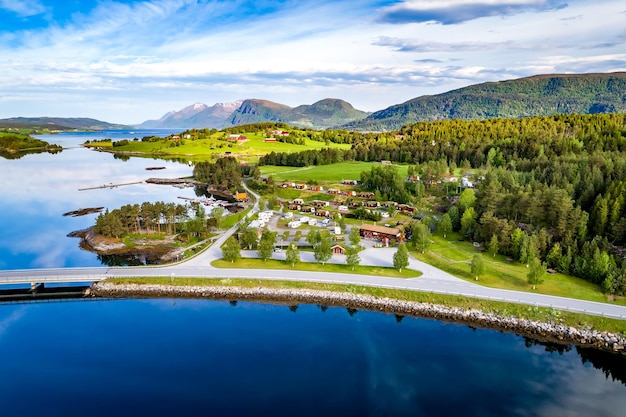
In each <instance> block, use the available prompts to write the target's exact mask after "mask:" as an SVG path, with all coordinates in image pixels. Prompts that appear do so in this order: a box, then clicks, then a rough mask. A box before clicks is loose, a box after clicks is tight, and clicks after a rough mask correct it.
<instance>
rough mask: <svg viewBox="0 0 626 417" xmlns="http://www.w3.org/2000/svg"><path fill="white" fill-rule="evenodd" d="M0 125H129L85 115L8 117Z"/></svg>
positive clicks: (72, 127)
mask: <svg viewBox="0 0 626 417" xmlns="http://www.w3.org/2000/svg"><path fill="white" fill-rule="evenodd" d="M0 127H3V128H23V127H28V128H31V129H42V130H43V129H47V130H112V129H127V128H128V127H129V126H126V125H121V124H115V123H108V122H103V121H101V120H96V119H89V118H86V117H10V118H8V119H0Z"/></svg>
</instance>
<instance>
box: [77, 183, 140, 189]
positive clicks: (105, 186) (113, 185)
mask: <svg viewBox="0 0 626 417" xmlns="http://www.w3.org/2000/svg"><path fill="white" fill-rule="evenodd" d="M136 184H143V181H135V182H125V183H122V184H113V183H110V184H103V185H98V186H97V187H87V188H79V189H78V191H88V190H99V189H103V188H117V187H124V186H126V185H136Z"/></svg>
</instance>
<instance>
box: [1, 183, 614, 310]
mask: <svg viewBox="0 0 626 417" xmlns="http://www.w3.org/2000/svg"><path fill="white" fill-rule="evenodd" d="M248 192H250V193H252V191H250V190H249V189H248ZM252 194H253V195H255V196H256V194H254V193H252ZM256 197H257V200H258V196H256ZM257 210H258V207H257V206H256V204H255V206H254V207H253V210H252V211H251V212H250V214H249V215H248V216H250V215H252V214H253V213H254V212H255V211H257ZM237 227H238V226H237V225H235V226H233V227H232V228H230V229H229V230H227V231H226V232H224V233H223V234H222V235H221V236H220V237H219V238H218V239H216V240H215V242H214V243H213V245H211V247H210V248H208V249H207V250H205V251H204V252H202V253H201V254H199V255H197V256H195V257H194V258H191V259H189V260H187V261H185V262H181V263H179V264H176V265H168V266H162V267H124V268H104V267H99V268H56V269H29V270H8V271H0V284H1V283H4V284H9V283H30V282H68V281H72V282H80V281H82V282H91V281H100V280H102V279H105V278H116V277H157V276H161V277H162V276H169V277H171V278H172V279H176V277H189V278H201V277H210V278H252V279H268V280H272V279H280V280H302V281H310V282H326V283H341V284H355V285H367V286H376V287H383V288H394V289H403V290H415V291H424V292H432V293H438V294H451V295H463V296H468V297H475V298H483V299H488V300H497V301H507V302H513V303H519V304H527V305H533V306H540V307H552V308H556V309H561V310H568V311H574V312H581V313H586V314H592V315H597V316H606V317H611V318H618V319H622V320H626V307H625V306H620V305H616V304H608V303H598V302H593V301H584V300H577V299H572V298H565V297H556V296H550V295H544V294H536V293H531V292H521V291H511V290H501V289H496V288H488V287H483V286H480V285H477V284H474V283H471V282H467V281H464V280H461V279H459V278H456V277H454V276H452V275H450V274H448V273H446V272H444V271H441V270H439V269H437V268H435V267H433V266H431V265H428V264H426V263H423V262H420V261H418V260H416V259H413V258H410V260H409V268H411V269H415V270H419V271H422V272H423V275H422V276H421V277H419V278H413V279H402V278H386V277H378V276H371V275H356V274H339V273H322V272H310V271H291V270H256V269H218V268H215V267H213V266H211V262H212V261H213V260H215V259H220V258H221V257H222V252H221V249H220V246H221V245H222V243H224V241H225V240H226V239H227V238H228V237H229V236H231V235H232V234H233V233H234V232H235V231H236V229H237ZM394 253H395V249H393V248H367V249H365V250H363V251H362V252H360V257H361V265H379V266H393V261H392V259H393V254H394ZM242 255H243V256H252V257H253V256H256V252H255V251H243V252H242ZM284 257H285V255H284V253H275V254H274V258H275V259H284ZM301 258H302V261H304V262H314V259H313V254H312V253H311V252H301ZM330 262H335V263H345V256H344V255H334V256H333V258H332V259H331V261H330Z"/></svg>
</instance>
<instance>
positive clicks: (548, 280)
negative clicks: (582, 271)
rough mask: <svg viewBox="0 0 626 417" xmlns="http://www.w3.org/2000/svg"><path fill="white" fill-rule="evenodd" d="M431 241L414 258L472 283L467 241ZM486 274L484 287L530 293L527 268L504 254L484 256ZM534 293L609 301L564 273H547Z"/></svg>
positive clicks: (625, 302) (435, 238) (597, 290)
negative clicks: (511, 260) (430, 243)
mask: <svg viewBox="0 0 626 417" xmlns="http://www.w3.org/2000/svg"><path fill="white" fill-rule="evenodd" d="M431 238H432V241H433V242H434V243H433V244H432V245H431V246H430V248H429V250H428V251H426V253H424V254H421V253H416V252H414V253H413V255H414V256H415V257H416V258H417V259H419V260H421V261H424V262H426V263H428V264H431V265H433V266H436V267H437V268H440V269H442V270H444V271H446V272H448V273H450V274H452V275H454V276H456V277H459V278H462V279H465V280H467V281H472V282H475V281H474V277H473V276H472V275H471V274H470V263H471V260H472V257H473V256H474V255H475V254H476V253H478V250H477V249H476V248H475V247H474V246H473V245H472V244H471V243H470V242H460V241H458V240H457V238H458V235H456V234H453V235H449V236H448V238H447V239H444V238H443V237H441V236H437V235H434V236H431ZM482 256H483V259H484V261H485V266H486V273H485V274H484V275H482V276H481V277H480V279H479V281H478V284H480V285H484V286H486V287H493V288H502V289H507V290H515V291H529V292H530V291H533V290H532V288H531V286H530V285H529V284H528V282H527V279H526V275H527V274H528V269H527V268H526V266H525V265H523V264H519V263H517V262H512V263H508V262H506V257H505V256H503V255H496V256H495V257H493V256H492V255H490V254H488V253H483V255H482ZM533 292H537V293H540V294H548V295H557V296H561V297H569V298H578V299H581V300H589V301H598V302H608V299H607V296H606V294H603V293H602V291H601V290H600V287H598V286H597V285H594V284H592V283H590V282H588V281H585V280H583V279H581V278H577V277H573V276H569V275H564V274H559V273H557V274H546V275H545V276H544V281H543V283H541V284H539V285H538V286H537V289H536V290H534V291H533ZM615 302H616V303H618V304H621V305H626V300H624V299H618V300H616V301H615Z"/></svg>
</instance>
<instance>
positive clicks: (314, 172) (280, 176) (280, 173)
mask: <svg viewBox="0 0 626 417" xmlns="http://www.w3.org/2000/svg"><path fill="white" fill-rule="evenodd" d="M373 165H380V163H378V162H357V161H354V162H340V163H338V164H331V165H320V166H309V167H302V168H294V167H276V166H262V167H260V169H261V173H262V174H263V175H268V176H269V175H271V176H272V177H273V178H274V179H275V180H276V181H295V182H307V181H309V180H313V181H317V182H318V183H339V182H341V180H352V179H354V180H359V179H360V178H361V172H363V171H369V170H370V169H371V168H372V166H373ZM396 166H397V167H398V171H399V173H400V175H401V176H405V175H406V174H407V170H408V165H396Z"/></svg>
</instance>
